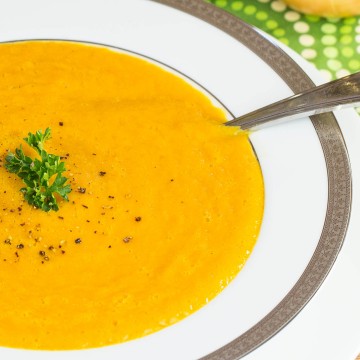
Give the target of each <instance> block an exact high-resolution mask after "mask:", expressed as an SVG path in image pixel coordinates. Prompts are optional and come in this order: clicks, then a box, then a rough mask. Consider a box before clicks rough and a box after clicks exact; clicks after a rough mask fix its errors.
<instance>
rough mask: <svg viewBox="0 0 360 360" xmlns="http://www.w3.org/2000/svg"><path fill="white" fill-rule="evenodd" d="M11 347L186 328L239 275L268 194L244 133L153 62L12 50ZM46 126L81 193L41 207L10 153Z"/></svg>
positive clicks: (120, 338) (8, 62)
mask: <svg viewBox="0 0 360 360" xmlns="http://www.w3.org/2000/svg"><path fill="white" fill-rule="evenodd" d="M0 54H1V57H0V74H1V79H0V97H1V104H0V145H1V154H2V157H1V161H2V162H1V168H0V174H1V176H0V182H1V197H0V202H1V204H0V206H1V207H0V222H1V239H0V288H1V289H2V291H1V295H0V324H1V326H0V346H7V347H16V348H27V349H83V348H90V347H99V346H104V345H109V344H114V343H121V342H124V341H127V340H131V339H135V338H138V337H141V336H144V335H147V334H150V333H153V332H155V331H158V330H160V329H163V328H165V327H166V326H169V325H171V324H174V323H176V322H177V321H179V320H182V319H183V318H185V317H186V316H188V315H190V314H192V313H193V312H194V311H196V310H197V309H199V308H200V307H202V306H204V305H205V304H206V303H207V302H208V301H209V300H211V299H212V298H214V297H215V296H216V295H217V294H219V292H221V291H222V290H223V289H224V288H225V287H226V285H227V284H228V283H229V282H230V281H231V280H232V279H233V278H234V277H235V276H236V275H237V273H238V272H239V270H240V269H241V268H242V267H243V265H244V263H245V261H246V259H247V258H248V257H249V254H250V252H251V250H252V249H253V246H254V244H255V241H256V238H257V236H258V233H259V228H260V223H261V219H262V213H263V203H264V190H263V180H262V175H261V170H260V167H259V164H258V161H257V159H256V157H255V155H254V153H253V150H252V147H251V144H250V143H249V139H248V135H247V134H246V133H244V132H242V131H240V130H239V129H237V128H235V127H226V126H224V125H223V123H224V121H225V115H224V113H223V111H222V110H220V109H218V108H216V107H215V106H214V105H213V104H212V102H211V101H210V100H209V99H208V98H207V97H206V96H205V95H204V94H203V93H201V92H200V91H198V90H196V89H194V88H193V87H192V86H191V85H190V84H189V83H187V82H186V81H184V80H183V79H181V78H180V77H178V76H176V75H174V74H172V73H170V72H168V71H166V70H164V69H162V68H160V67H159V66H157V65H154V64H153V63H151V62H149V61H146V60H143V59H141V58H139V57H136V56H132V55H129V54H126V53H121V52H118V51H113V50H109V49H107V48H104V47H100V46H89V45H84V44H79V43H71V42H60V41H58V42H57V41H34V42H17V43H5V44H1V45H0ZM47 127H50V128H51V131H52V138H51V139H50V140H48V141H47V142H46V144H45V147H46V150H47V151H48V152H49V153H52V154H57V155H59V156H61V157H62V159H63V161H64V162H65V164H66V172H65V173H64V175H65V176H66V177H67V178H68V183H69V184H70V185H71V188H72V192H71V193H70V194H69V201H68V202H66V201H60V204H59V210H58V211H53V210H52V211H49V212H45V211H42V210H40V209H37V208H34V207H33V206H30V205H29V204H28V203H27V202H26V201H25V200H24V196H23V194H22V193H21V192H20V188H22V187H23V183H22V180H21V179H20V178H18V177H17V175H16V174H13V173H9V172H8V171H7V170H6V168H5V166H4V165H5V157H6V155H7V154H8V151H12V152H14V151H15V148H18V147H19V146H20V144H23V150H24V152H25V153H26V154H28V155H31V156H34V151H33V150H32V149H30V148H29V146H28V145H26V144H25V143H24V141H23V138H24V137H26V136H27V134H28V133H29V132H32V133H34V132H35V131H37V130H40V129H41V130H43V131H44V130H45V128H47Z"/></svg>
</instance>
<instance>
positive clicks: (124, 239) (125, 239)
mask: <svg viewBox="0 0 360 360" xmlns="http://www.w3.org/2000/svg"><path fill="white" fill-rule="evenodd" d="M130 240H132V236H126V237H124V238H123V242H124V243H125V244H127V243H128V242H130Z"/></svg>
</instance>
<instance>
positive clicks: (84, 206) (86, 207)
mask: <svg viewBox="0 0 360 360" xmlns="http://www.w3.org/2000/svg"><path fill="white" fill-rule="evenodd" d="M81 206H82V207H83V208H85V209H88V208H89V207H88V206H86V205H83V204H82V205H81Z"/></svg>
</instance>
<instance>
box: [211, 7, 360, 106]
mask: <svg viewBox="0 0 360 360" xmlns="http://www.w3.org/2000/svg"><path fill="white" fill-rule="evenodd" d="M206 1H208V2H210V3H212V4H214V5H216V6H218V7H220V8H222V9H224V10H227V11H229V12H230V13H232V14H233V15H235V16H238V17H239V18H241V19H243V20H244V21H246V22H247V23H249V24H252V25H254V26H256V27H258V28H260V29H262V30H264V31H265V32H267V33H268V34H270V35H272V36H274V37H275V38H276V39H278V40H280V41H281V42H282V43H284V44H286V45H288V46H289V47H290V48H292V49H293V50H295V51H296V52H298V53H299V54H300V55H301V56H302V57H303V58H305V59H306V60H308V61H309V62H311V63H313V64H314V65H315V66H316V67H317V68H318V69H319V70H320V72H321V73H322V74H323V75H324V77H325V78H326V79H327V80H332V79H335V78H339V77H343V76H346V75H349V74H351V73H354V72H358V71H360V16H353V17H347V18H342V19H338V18H324V17H319V16H312V15H305V14H301V13H299V12H297V11H294V10H293V9H291V8H289V7H288V6H287V5H286V4H285V3H283V2H282V1H281V0H206ZM314 1H317V0H314ZM358 112H359V113H360V109H358Z"/></svg>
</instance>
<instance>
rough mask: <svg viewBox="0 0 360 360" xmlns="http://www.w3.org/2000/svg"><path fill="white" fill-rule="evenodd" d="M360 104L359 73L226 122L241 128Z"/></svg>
mask: <svg viewBox="0 0 360 360" xmlns="http://www.w3.org/2000/svg"><path fill="white" fill-rule="evenodd" d="M356 106H360V72H358V73H355V74H352V75H348V76H345V77H343V78H340V79H338V80H334V81H330V82H328V83H326V84H323V85H320V86H316V87H313V88H311V89H309V90H307V91H304V92H302V93H300V94H295V95H293V96H290V97H288V98H286V99H284V100H280V101H277V102H275V103H273V104H270V105H267V106H265V107H263V108H260V109H258V110H255V111H252V112H250V113H248V114H245V115H242V116H240V117H237V118H235V119H233V120H230V121H228V122H226V123H225V124H226V125H229V126H240V127H241V129H243V130H249V129H255V128H260V127H263V126H264V125H270V123H274V120H293V119H298V118H302V117H307V116H311V115H316V114H320V113H324V112H329V111H333V110H338V109H341V108H345V107H356Z"/></svg>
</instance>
